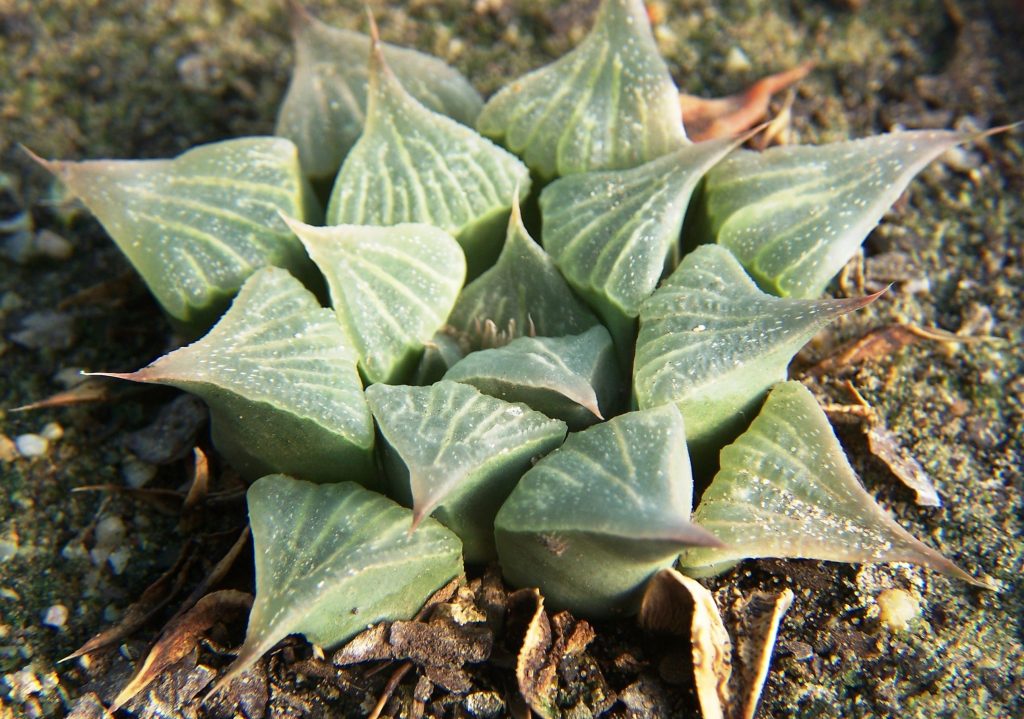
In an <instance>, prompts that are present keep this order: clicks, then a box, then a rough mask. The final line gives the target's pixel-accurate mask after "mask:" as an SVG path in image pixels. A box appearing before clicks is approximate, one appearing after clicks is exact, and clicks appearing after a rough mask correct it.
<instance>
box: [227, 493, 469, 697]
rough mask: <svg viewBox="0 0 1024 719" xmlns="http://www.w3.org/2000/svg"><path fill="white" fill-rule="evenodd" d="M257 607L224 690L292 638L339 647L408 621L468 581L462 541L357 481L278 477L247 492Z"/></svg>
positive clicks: (229, 671) (254, 606)
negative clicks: (448, 585) (379, 625)
mask: <svg viewBox="0 0 1024 719" xmlns="http://www.w3.org/2000/svg"><path fill="white" fill-rule="evenodd" d="M247 499H248V503H249V522H250V524H251V525H252V542H253V550H254V551H253V553H254V556H255V559H256V601H255V603H254V604H253V608H252V613H251V614H250V616H249V628H248V630H247V631H246V634H245V643H244V644H242V648H241V649H240V650H239V651H238V658H237V659H236V660H235V662H234V664H232V665H231V666H230V667H229V668H228V670H227V672H226V673H225V674H224V675H223V676H222V677H221V679H220V682H219V684H218V688H219V687H222V686H224V685H225V684H227V682H229V681H230V680H231V678H232V677H234V676H236V675H238V674H240V673H241V672H243V671H245V669H246V668H247V667H249V666H251V665H252V664H253V663H254V662H255V661H256V660H257V659H259V658H260V657H261V656H262V655H263V654H264V653H265V652H266V651H267V650H269V649H270V648H271V647H273V646H274V645H275V644H277V643H278V642H279V641H280V640H282V639H284V638H285V637H286V636H287V635H289V634H302V635H304V636H305V637H306V639H308V640H309V641H311V642H313V643H314V644H317V645H319V646H321V647H334V646H337V645H338V644H341V643H342V642H344V641H345V640H347V639H349V638H351V637H352V636H354V635H355V634H358V633H359V632H361V631H362V630H364V629H366V627H367V626H369V625H372V624H375V623H376V622H379V621H382V620H394V619H406V618H408V617H411V616H412V615H413V614H414V613H415V612H416V611H417V610H418V609H419V608H420V607H421V606H422V605H423V603H424V602H426V600H427V599H428V598H429V597H430V595H431V594H433V593H434V591H435V590H436V589H437V588H438V587H440V586H441V585H443V584H444V583H445V582H447V581H448V580H450V579H452V578H453V577H456V576H458V575H459V574H460V573H461V572H462V558H461V549H462V547H461V545H460V543H459V539H458V537H456V536H455V535H454V534H452V533H451V532H450V531H448V530H447V529H445V528H444V527H442V526H441V525H440V524H438V523H437V522H435V521H433V520H431V519H427V520H425V521H424V522H423V523H422V524H421V525H420V526H419V528H418V529H417V531H416V532H414V533H410V532H409V511H408V510H407V509H404V508H402V507H399V506H398V505H397V504H395V503H394V502H392V501H391V500H389V499H387V498H386V497H382V496H381V495H379V494H377V493H375V492H370V491H368V490H366V489H363V488H362V487H360V486H359V485H356V484H352V483H351V482H342V483H339V484H327V485H315V484H310V483H309V482H303V481H300V480H296V479H293V478H291V477H287V476H285V475H281V474H276V475H270V476H267V477H263V478H261V479H259V480H258V481H256V482H255V483H253V485H252V486H251V487H249V491H248V494H247Z"/></svg>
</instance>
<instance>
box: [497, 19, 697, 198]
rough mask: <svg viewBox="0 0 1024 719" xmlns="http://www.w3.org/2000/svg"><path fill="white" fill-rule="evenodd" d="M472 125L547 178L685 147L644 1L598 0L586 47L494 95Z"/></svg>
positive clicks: (632, 161)
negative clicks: (600, 0)
mask: <svg viewBox="0 0 1024 719" xmlns="http://www.w3.org/2000/svg"><path fill="white" fill-rule="evenodd" d="M477 128H478V129H479V130H480V132H482V133H483V134H484V135H487V136H488V137H493V138H495V139H498V140H500V141H501V142H503V143H504V144H505V146H506V147H508V148H509V149H510V150H512V151H513V152H516V153H518V154H519V155H521V156H522V157H523V159H524V160H525V161H526V164H527V165H529V166H530V169H531V170H533V171H534V172H535V173H537V174H538V175H540V177H542V178H544V179H551V178H553V177H556V176H559V175H571V174H573V173H577V172H587V171H589V170H609V169H618V168H625V167H634V166H636V165H639V164H641V163H643V162H646V161H648V160H653V159H654V158H656V157H660V156H661V155H664V154H665V153H667V152H671V151H672V150H675V149H677V148H678V147H680V146H682V145H684V144H685V143H686V135H685V133H684V132H683V124H682V118H681V116H680V109H679V91H678V90H677V89H676V86H675V83H673V82H672V77H671V75H669V72H668V68H667V67H666V66H665V61H664V60H662V59H661V55H660V54H658V46H657V44H656V43H655V41H654V37H653V35H652V33H651V26H650V23H649V21H648V19H647V10H646V9H645V7H644V4H643V2H642V1H641V0H603V1H602V3H601V5H600V7H599V8H598V11H597V17H596V18H595V20H594V26H593V28H592V29H591V30H590V33H589V34H588V35H587V37H586V38H584V40H583V42H581V43H580V45H579V46H578V47H577V48H576V49H574V50H573V51H572V52H570V53H569V54H567V55H566V56H565V57H563V58H561V59H560V60H557V61H555V62H554V63H552V64H551V65H548V66H546V67H543V68H541V69H539V70H536V71H535V72H532V73H530V74H529V75H527V76H526V77H522V78H519V79H518V80H516V81H515V82H513V83H511V84H509V85H508V86H506V87H505V88H504V89H502V90H501V91H500V92H499V93H498V94H497V95H495V96H494V97H492V98H491V99H490V100H489V101H488V102H487V104H486V105H484V109H483V111H482V112H481V113H480V117H479V119H478V120H477Z"/></svg>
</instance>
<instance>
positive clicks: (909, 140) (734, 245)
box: [697, 130, 973, 298]
mask: <svg viewBox="0 0 1024 719" xmlns="http://www.w3.org/2000/svg"><path fill="white" fill-rule="evenodd" d="M971 137H973V136H972V135H971V134H968V133H963V132H947V131H941V130H921V131H915V132H899V133H892V134H888V135H878V136H877V137H869V138H866V139H863V140H853V141H849V142H836V143H833V144H830V145H822V146H817V147H812V146H786V147H777V148H772V149H770V150H767V151H765V152H762V153H756V152H749V151H740V152H736V153H734V154H733V155H731V156H730V157H728V158H726V159H725V160H723V161H722V162H721V163H720V164H719V165H718V166H716V167H715V168H714V169H713V170H711V172H709V173H708V176H707V180H706V184H705V192H704V195H703V197H704V206H703V208H702V210H703V213H704V218H703V222H702V223H701V224H703V225H704V226H703V228H702V236H701V237H699V238H697V239H698V240H699V241H706V240H707V238H712V239H714V240H715V241H717V242H718V243H719V244H721V245H724V246H726V247H728V248H729V249H730V250H732V252H733V253H734V254H735V255H736V257H737V258H738V259H739V260H740V262H741V263H742V264H743V266H744V267H745V268H746V269H747V271H748V272H750V274H751V275H752V276H753V277H754V279H755V280H757V282H758V284H760V285H761V287H763V288H764V289H765V290H766V291H768V292H772V293H774V294H777V295H782V296H793V297H805V298H810V297H817V296H818V295H820V294H821V292H822V290H824V289H825V286H826V285H827V284H828V282H829V280H831V279H832V277H834V276H835V274H836V273H837V272H839V270H840V269H842V267H843V265H844V264H846V262H847V260H849V259H850V258H851V257H852V256H853V255H854V254H855V253H856V252H857V249H858V248H859V247H860V246H861V243H863V242H864V238H866V237H867V235H868V233H869V232H870V231H871V229H872V228H873V227H874V226H875V225H876V224H877V223H878V221H879V220H880V219H881V218H882V215H883V214H885V212H886V210H888V209H889V207H890V205H892V203H893V202H895V201H896V199H897V198H899V196H900V193H902V192H903V190H904V189H905V188H906V186H907V185H908V184H909V183H910V181H911V180H912V179H913V178H914V176H915V175H916V174H917V173H918V172H920V171H921V170H922V169H923V168H924V166H925V165H927V164H928V163H929V162H931V161H932V160H934V159H935V158H936V157H938V156H939V155H941V154H942V153H943V152H945V151H946V150H948V149H949V148H951V147H953V146H954V145H957V144H959V143H961V142H966V141H967V140H969V139H971ZM704 223H706V224H704Z"/></svg>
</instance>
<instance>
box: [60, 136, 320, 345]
mask: <svg viewBox="0 0 1024 719" xmlns="http://www.w3.org/2000/svg"><path fill="white" fill-rule="evenodd" d="M44 164H45V166H46V167H47V168H48V169H49V170H50V171H51V172H53V173H54V174H55V175H56V176H57V177H59V178H60V179H61V181H62V182H63V183H64V184H65V185H67V187H68V189H69V190H70V191H71V192H72V193H73V194H75V195H76V196H78V197H79V198H80V199H81V200H82V202H84V203H85V205H86V207H88V208H89V210H90V211H91V212H92V213H93V214H95V215H96V217H97V218H99V221H100V222H101V223H102V224H103V227H104V228H105V229H106V230H107V232H109V233H110V236H111V237H112V238H113V239H114V241H115V242H116V243H117V245H118V247H120V248H121V251H122V252H124V253H125V255H127V256H128V259H129V260H130V261H131V263H132V265H134V266H135V269H136V270H138V272H139V274H140V275H142V278H143V280H145V282H146V284H147V285H148V286H149V289H150V290H151V291H152V292H153V294H154V295H155V296H156V299H157V301H158V302H159V303H160V305H161V306H162V307H163V308H164V311H166V312H167V314H168V315H169V316H170V318H171V320H172V321H174V322H175V323H176V324H177V326H178V327H179V328H180V329H182V330H183V331H185V332H186V333H187V334H189V335H193V336H194V335H195V334H198V333H200V332H202V331H203V330H205V329H206V328H208V327H209V326H210V325H211V324H212V323H213V322H214V321H215V320H216V319H217V317H219V316H220V314H221V313H222V312H223V311H224V309H225V308H226V307H227V306H228V303H229V302H230V301H231V298H232V297H233V296H234V295H235V293H236V292H237V291H238V288H239V287H241V286H242V283H243V282H244V281H245V279H246V278H247V277H249V275H251V274H252V273H253V272H254V271H255V270H256V269H258V268H260V267H264V266H266V265H276V266H279V267H285V268H287V269H289V270H291V271H292V272H293V273H295V274H296V275H297V276H299V277H300V278H303V279H306V278H307V277H315V272H314V271H313V270H312V267H311V266H310V264H309V260H308V258H307V257H306V254H305V252H303V250H302V245H301V244H300V243H299V241H298V240H296V239H295V236H294V235H292V233H291V232H290V231H289V230H288V228H287V227H286V226H285V224H284V222H283V221H282V220H281V218H280V217H279V216H278V213H281V212H283V213H286V214H288V215H291V216H293V217H299V218H302V219H304V220H306V221H309V222H315V221H317V220H318V219H319V217H318V216H319V212H320V210H319V209H317V208H316V202H315V200H314V199H313V195H312V192H311V191H310V189H309V187H308V185H307V183H306V181H305V180H304V179H303V176H302V173H301V171H300V168H299V160H298V154H297V152H296V150H295V146H294V145H293V144H292V143H291V142H290V141H289V140H284V139H281V138H271V137H247V138H241V139H238V140H227V141H224V142H217V143H213V144H209V145H201V146H199V147H195V148H192V149H191V150H189V151H188V152H185V153H183V154H181V155H179V156H178V157H176V158H174V159H173V160H92V161H86V162H47V163H44Z"/></svg>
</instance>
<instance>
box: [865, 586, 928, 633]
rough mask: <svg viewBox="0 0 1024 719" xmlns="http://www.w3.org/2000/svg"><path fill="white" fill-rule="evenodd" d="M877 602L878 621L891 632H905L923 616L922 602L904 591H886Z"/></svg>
mask: <svg viewBox="0 0 1024 719" xmlns="http://www.w3.org/2000/svg"><path fill="white" fill-rule="evenodd" d="M875 601H876V602H877V603H878V619H879V621H880V622H881V623H882V624H883V625H885V626H886V627H887V628H888V629H889V630H890V631H905V630H906V629H907V628H908V627H909V626H910V622H912V621H913V620H914V619H917V617H918V616H920V614H921V602H919V601H918V600H917V598H915V597H914V595H913V594H911V593H910V592H906V591H904V590H902V589H886V590H885V591H883V592H882V593H881V594H879V595H878V597H877V598H876V599H875Z"/></svg>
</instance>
